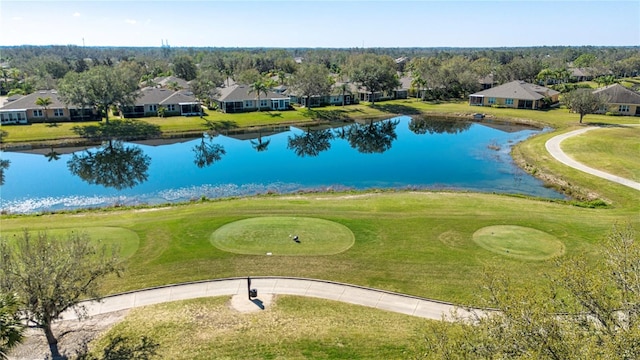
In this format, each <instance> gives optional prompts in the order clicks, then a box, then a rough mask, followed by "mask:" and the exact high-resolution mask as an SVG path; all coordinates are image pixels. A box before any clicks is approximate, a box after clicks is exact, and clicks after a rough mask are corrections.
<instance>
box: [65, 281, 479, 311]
mask: <svg viewBox="0 0 640 360" xmlns="http://www.w3.org/2000/svg"><path fill="white" fill-rule="evenodd" d="M251 288H255V289H257V290H258V297H257V300H259V299H260V295H261V294H262V295H263V296H266V295H275V294H282V295H299V296H309V297H315V298H321V299H328V300H336V301H342V302H346V303H351V304H356V305H363V306H369V307H372V308H376V309H381V310H388V311H393V312H397V313H402V314H407V315H412V316H418V317H422V318H427V319H435V320H442V319H443V317H448V316H450V315H451V311H452V310H454V308H455V306H454V305H453V304H449V303H445V302H439V301H434V300H429V299H424V298H419V297H414V296H409V295H403V294H398V293H393V292H389V291H384V290H376V289H371V288H365V287H360V286H355V285H349V284H342V283H336V282H331V281H324V280H314V279H302V278H290V277H272V276H260V277H252V278H251ZM243 294H246V295H247V300H246V301H247V302H248V303H250V302H251V301H250V300H249V298H248V289H247V278H230V279H220V280H210V281H202V282H194V283H186V284H176V285H168V286H162V287H158V288H152V289H145V290H140V291H132V292H128V293H123V294H118V295H112V296H108V297H105V298H103V299H102V301H101V302H95V301H88V302H85V303H84V305H85V306H86V309H87V315H88V316H94V315H99V314H106V313H109V312H113V311H119V310H125V309H131V308H135V307H140V306H145V305H152V304H158V303H163V302H169V301H177V300H186V299H195V298H201V297H211V296H229V295H243ZM256 306H258V305H256ZM457 312H458V313H459V314H460V315H463V316H469V313H468V312H467V311H465V310H462V309H457ZM76 318H77V317H76V315H75V314H74V313H73V312H67V313H65V314H63V317H62V319H63V320H72V319H76Z"/></svg>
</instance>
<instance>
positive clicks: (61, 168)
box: [0, 116, 563, 213]
mask: <svg viewBox="0 0 640 360" xmlns="http://www.w3.org/2000/svg"><path fill="white" fill-rule="evenodd" d="M540 131H541V130H540V129H535V128H529V127H523V126H517V125H510V124H502V123H495V122H494V123H489V122H480V123H476V122H464V121H455V122H452V121H444V120H441V119H434V118H426V117H421V118H419V117H414V118H411V117H408V116H400V117H396V118H392V119H386V120H383V121H375V122H372V121H369V122H363V123H351V124H343V125H341V126H336V127H333V128H331V127H328V126H325V127H323V128H317V129H301V128H295V127H290V128H289V127H286V128H272V129H262V130H261V131H260V132H256V133H238V134H235V135H224V133H223V134H218V135H210V134H203V137H202V138H198V139H181V140H179V141H177V142H175V143H173V144H166V145H157V144H153V142H138V143H124V142H120V141H115V140H113V141H108V142H104V143H103V144H102V145H101V146H97V147H94V148H88V149H84V148H83V149H63V148H54V149H44V150H40V151H30V152H2V153H0V157H1V159H2V161H1V162H0V163H1V164H0V165H2V166H0V168H1V169H0V170H2V174H1V175H2V179H0V180H2V185H1V186H0V209H1V210H2V211H5V212H10V213H32V212H39V211H50V210H61V209H75V208H86V207H99V206H113V205H134V204H161V203H167V202H180V201H188V200H194V199H200V198H202V197H207V198H220V197H230V196H246V195H255V194H264V193H294V192H298V191H327V190H347V189H372V188H384V189H389V188H392V189H414V188H415V189H434V190H441V189H447V190H470V191H480V192H498V193H512V194H525V195H533V196H539V197H545V198H563V195H561V194H559V193H557V192H555V191H553V190H551V189H548V188H545V187H544V186H543V184H542V182H541V181H539V180H538V179H535V178H534V177H532V176H530V175H528V174H526V173H525V172H523V171H522V170H521V169H519V168H518V167H517V166H515V165H514V164H513V162H512V159H511V157H510V154H509V153H510V149H511V146H512V145H514V144H516V143H517V142H519V141H522V140H524V139H526V138H528V137H530V136H532V135H534V134H536V133H538V132H540ZM72 151H73V152H72ZM37 152H39V153H37Z"/></svg>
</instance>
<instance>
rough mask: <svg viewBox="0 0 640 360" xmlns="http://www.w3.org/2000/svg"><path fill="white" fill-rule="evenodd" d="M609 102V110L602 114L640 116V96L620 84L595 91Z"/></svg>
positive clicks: (604, 110)
mask: <svg viewBox="0 0 640 360" xmlns="http://www.w3.org/2000/svg"><path fill="white" fill-rule="evenodd" d="M593 93H594V94H598V95H602V96H604V97H605V99H606V101H607V108H606V109H602V111H599V112H600V113H614V114H620V115H632V116H640V94H638V93H637V92H635V91H633V90H631V89H627V88H626V87H624V86H622V85H620V84H612V85H609V86H605V87H603V88H600V89H597V90H594V91H593Z"/></svg>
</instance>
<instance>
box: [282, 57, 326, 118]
mask: <svg viewBox="0 0 640 360" xmlns="http://www.w3.org/2000/svg"><path fill="white" fill-rule="evenodd" d="M329 79H330V78H329V69H327V67H326V66H324V65H320V64H308V63H307V64H303V65H301V66H300V68H299V69H298V71H297V72H296V73H295V75H294V76H293V78H292V80H291V87H292V88H293V89H294V91H296V92H297V93H298V95H299V96H301V97H303V98H305V99H306V104H305V105H306V106H307V108H311V97H312V96H314V95H315V96H324V95H327V94H329V92H330V91H331V81H330V80H329Z"/></svg>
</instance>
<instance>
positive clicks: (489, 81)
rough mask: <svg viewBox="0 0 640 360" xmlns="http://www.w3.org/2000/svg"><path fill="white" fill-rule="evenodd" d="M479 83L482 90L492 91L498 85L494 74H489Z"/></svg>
mask: <svg viewBox="0 0 640 360" xmlns="http://www.w3.org/2000/svg"><path fill="white" fill-rule="evenodd" d="M478 83H479V84H480V87H481V88H482V90H487V89H491V88H492V87H494V86H495V85H496V80H495V76H494V75H493V74H489V75H487V76H485V77H483V78H480V79H479V80H478Z"/></svg>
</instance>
